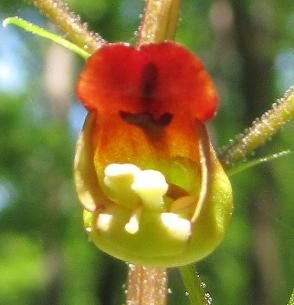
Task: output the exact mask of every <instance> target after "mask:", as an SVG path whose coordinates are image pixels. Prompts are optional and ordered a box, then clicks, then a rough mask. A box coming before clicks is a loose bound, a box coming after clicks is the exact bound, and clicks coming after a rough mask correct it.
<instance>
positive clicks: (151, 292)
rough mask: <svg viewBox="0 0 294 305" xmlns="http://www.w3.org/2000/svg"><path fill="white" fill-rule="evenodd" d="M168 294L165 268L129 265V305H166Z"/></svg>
mask: <svg viewBox="0 0 294 305" xmlns="http://www.w3.org/2000/svg"><path fill="white" fill-rule="evenodd" d="M166 292H167V274H166V269H165V268H151V267H143V266H138V265H132V264H129V275H128V293H127V299H128V300H127V305H151V304H152V305H165V304H166Z"/></svg>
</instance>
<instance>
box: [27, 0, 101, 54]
mask: <svg viewBox="0 0 294 305" xmlns="http://www.w3.org/2000/svg"><path fill="white" fill-rule="evenodd" d="M32 2H33V4H34V5H35V6H36V7H37V8H38V9H39V10H40V11H41V12H42V13H43V14H44V15H46V16H47V17H48V18H49V19H50V20H51V21H52V22H53V23H54V24H55V25H57V26H58V27H59V28H60V29H61V30H62V31H63V32H64V33H66V34H67V35H68V36H69V38H70V39H71V41H72V42H73V43H75V44H76V45H78V46H79V47H81V48H83V49H84V50H85V51H87V52H88V53H90V54H91V53H93V52H94V51H95V50H96V49H98V48H99V47H101V45H102V44H104V43H105V41H104V40H103V39H102V38H101V37H100V36H99V35H98V34H96V33H93V32H90V31H89V30H88V27H87V25H86V24H85V23H82V22H81V21H80V19H79V17H78V16H77V15H75V14H74V13H72V12H70V11H69V9H68V7H67V6H66V5H65V4H64V3H63V2H62V1H60V0H32Z"/></svg>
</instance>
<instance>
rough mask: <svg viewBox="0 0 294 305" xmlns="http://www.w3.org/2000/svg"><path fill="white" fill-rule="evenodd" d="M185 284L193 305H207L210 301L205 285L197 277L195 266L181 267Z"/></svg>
mask: <svg viewBox="0 0 294 305" xmlns="http://www.w3.org/2000/svg"><path fill="white" fill-rule="evenodd" d="M180 272H181V275H182V279H183V282H184V284H185V287H186V289H187V292H188V294H189V299H190V302H191V305H207V304H210V301H209V300H208V299H207V295H206V294H205V290H204V288H205V284H204V283H203V282H202V281H201V279H200V276H199V275H197V272H196V269H195V266H194V265H187V266H183V267H180Z"/></svg>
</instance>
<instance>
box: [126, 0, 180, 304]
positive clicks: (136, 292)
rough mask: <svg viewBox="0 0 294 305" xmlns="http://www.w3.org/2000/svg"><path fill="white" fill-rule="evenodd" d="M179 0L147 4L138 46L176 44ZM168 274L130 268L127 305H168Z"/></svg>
mask: <svg viewBox="0 0 294 305" xmlns="http://www.w3.org/2000/svg"><path fill="white" fill-rule="evenodd" d="M179 7H180V0H146V4H145V10H144V15H143V18H142V23H141V25H140V29H139V32H138V37H137V44H138V45H141V44H146V43H155V42H161V41H164V40H173V39H174V36H175V30H176V24H177V17H178V11H179ZM166 303H167V272H166V269H165V268H153V267H144V266H138V265H131V264H130V265H129V274H128V293H127V305H131V304H132V305H150V304H154V305H165V304H166Z"/></svg>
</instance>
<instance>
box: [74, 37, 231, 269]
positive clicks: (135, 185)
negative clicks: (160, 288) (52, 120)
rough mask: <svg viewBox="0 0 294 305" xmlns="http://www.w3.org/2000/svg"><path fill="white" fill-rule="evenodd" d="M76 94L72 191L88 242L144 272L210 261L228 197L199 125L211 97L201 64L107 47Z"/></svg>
mask: <svg viewBox="0 0 294 305" xmlns="http://www.w3.org/2000/svg"><path fill="white" fill-rule="evenodd" d="M77 93H78V96H79V97H80V100H81V101H82V103H83V104H84V105H85V107H86V108H87V109H88V110H89V115H88V117H87V120H86V123H85V126H84V128H83V131H82V134H81V135H80V138H79V140H78V144H77V151H76V157H75V184H76V189H77V193H78V196H79V199H80V200H81V202H82V204H83V206H84V209H85V211H84V221H85V228H86V230H87V231H88V233H89V236H90V239H92V240H93V241H94V242H95V243H96V244H97V246H98V247H99V248H101V249H102V250H104V251H105V252H107V253H109V254H111V255H113V256H115V257H118V258H120V259H123V260H126V261H129V262H132V263H140V264H145V265H160V266H177V265H183V264H187V263H191V262H193V261H197V260H199V259H201V258H203V257H205V256H206V255H208V254H209V253H210V252H211V251H212V250H213V249H214V248H215V247H216V246H217V245H218V244H219V242H220V241H221V240H222V238H223V235H224V233H225V230H226V228H227V225H228V222H229V219H230V216H231V212H232V191H231V186H230V182H229V180H228V178H227V175H226V174H225V172H224V170H223V168H222V166H221V165H220V163H219V161H218V160H217V158H216V155H215V152H214V150H213V148H212V145H211V143H210V139H209V136H208V133H207V130H206V127H205V124H204V123H205V121H206V120H207V119H209V118H211V117H212V116H213V115H214V113H215V110H216V106H217V97H216V93H215V89H214V86H213V84H212V82H211V80H210V77H209V75H208V73H207V72H206V70H205V68H204V67H203V64H202V63H201V61H200V60H199V59H198V58H197V57H196V56H195V55H194V54H192V52H190V51H188V50H187V49H185V48H184V47H182V46H181V45H179V44H176V43H172V42H163V43H158V44H147V45H142V46H140V47H138V48H134V47H132V46H130V45H128V44H123V43H116V44H108V45H105V46H103V47H102V48H101V49H99V50H98V51H97V52H95V53H94V54H93V55H92V56H91V57H90V58H89V59H88V61H87V62H86V65H85V67H84V69H83V71H82V72H81V75H80V77H79V80H78V85H77Z"/></svg>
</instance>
